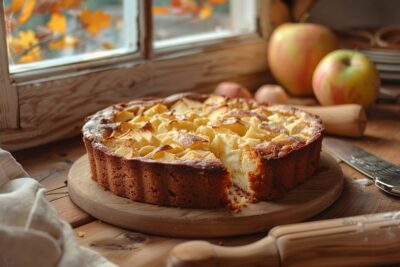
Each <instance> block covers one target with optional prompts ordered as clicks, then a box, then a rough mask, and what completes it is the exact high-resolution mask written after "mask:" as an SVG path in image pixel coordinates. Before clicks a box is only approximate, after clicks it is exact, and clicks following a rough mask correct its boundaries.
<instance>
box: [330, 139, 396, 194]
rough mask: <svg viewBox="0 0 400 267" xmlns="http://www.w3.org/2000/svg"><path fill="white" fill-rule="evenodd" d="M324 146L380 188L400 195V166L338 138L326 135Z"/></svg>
mask: <svg viewBox="0 0 400 267" xmlns="http://www.w3.org/2000/svg"><path fill="white" fill-rule="evenodd" d="M323 146H324V148H325V149H326V150H327V151H328V152H329V153H330V154H332V155H333V156H335V157H336V158H339V159H341V160H343V161H344V162H346V163H347V164H348V165H350V166H351V167H353V168H354V169H356V170H358V171H360V172H361V173H363V174H365V175H366V176H367V177H369V178H371V179H372V180H373V181H374V183H375V185H376V186H377V187H378V188H380V189H382V190H383V191H385V192H386V193H388V194H391V195H394V196H400V166H397V165H394V164H392V163H390V162H387V161H385V160H383V159H381V158H378V157H377V156H374V155H372V154H371V153H368V152H367V151H365V150H363V149H361V148H359V147H357V146H355V145H352V144H350V143H349V142H346V141H343V140H339V139H336V138H332V137H324V139H323Z"/></svg>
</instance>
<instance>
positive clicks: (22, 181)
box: [0, 149, 116, 267]
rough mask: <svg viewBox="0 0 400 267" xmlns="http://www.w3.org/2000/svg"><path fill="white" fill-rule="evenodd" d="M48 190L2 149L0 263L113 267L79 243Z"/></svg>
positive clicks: (13, 266)
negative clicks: (51, 201) (55, 208)
mask: <svg viewBox="0 0 400 267" xmlns="http://www.w3.org/2000/svg"><path fill="white" fill-rule="evenodd" d="M44 192H45V189H44V188H42V187H41V185H40V184H39V183H38V182H37V181H36V180H34V179H33V178H29V175H28V174H27V173H26V172H25V170H24V169H23V168H22V166H21V165H20V164H19V163H18V162H17V161H16V160H15V159H14V158H13V157H12V155H11V154H10V153H9V152H7V151H5V150H2V149H0V266H1V267H27V266H38V267H83V266H85V267H86V266H87V267H92V266H93V267H94V266H100V267H114V266H116V265H114V264H112V263H111V262H109V261H107V260H106V259H105V258H103V257H102V256H100V255H99V254H98V253H96V252H94V251H92V250H89V249H87V248H84V247H81V246H79V244H78V243H77V241H76V240H75V234H74V232H73V230H72V228H71V226H70V225H69V224H68V223H66V222H65V221H62V220H60V219H59V218H58V216H57V214H56V211H55V210H54V208H53V207H52V206H51V204H50V203H49V202H48V201H47V200H46V198H45V196H44Z"/></svg>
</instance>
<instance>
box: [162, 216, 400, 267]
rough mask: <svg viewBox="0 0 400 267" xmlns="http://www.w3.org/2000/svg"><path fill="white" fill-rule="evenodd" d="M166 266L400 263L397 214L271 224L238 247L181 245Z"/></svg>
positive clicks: (291, 266) (286, 266)
mask: <svg viewBox="0 0 400 267" xmlns="http://www.w3.org/2000/svg"><path fill="white" fill-rule="evenodd" d="M170 255H171V256H170V258H169V261H168V266H171V267H178V266H179V267H186V266H193V267H200V266H210V267H214V266H247V267H255V266H258V267H260V266H265V267H267V266H269V267H277V266H281V267H304V266H307V267H320V266H325V267H334V266H342V267H350V266H378V265H386V264H394V263H400V212H392V213H382V214H375V215H367V216H357V217H347V218H341V219H334V220H324V221H317V222H308V223H299V224H292V225H286V226H279V227H275V228H273V229H272V230H271V231H270V234H269V236H268V237H266V238H264V239H262V240H260V241H258V242H255V243H253V244H250V245H246V246H240V247H221V246H215V245H212V244H210V243H208V242H204V241H193V242H188V243H183V244H180V245H178V246H177V247H175V248H174V249H173V250H172V251H171V254H170Z"/></svg>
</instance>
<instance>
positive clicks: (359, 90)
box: [313, 49, 380, 108]
mask: <svg viewBox="0 0 400 267" xmlns="http://www.w3.org/2000/svg"><path fill="white" fill-rule="evenodd" d="M379 88H380V78H379V74H378V72H377V70H376V68H375V65H374V64H373V63H372V62H371V60H369V58H368V57H367V56H365V55H364V54H362V53H360V52H357V51H354V50H347V49H341V50H336V51H334V52H331V53H329V54H328V55H327V56H326V57H324V58H323V59H322V61H321V62H320V63H319V64H318V66H317V68H316V69H315V72H314V76H313V89H314V94H315V96H316V97H317V99H318V101H319V102H320V103H321V105H336V104H347V103H354V104H360V105H362V106H363V107H364V108H368V107H369V106H371V105H372V104H373V103H374V102H375V100H376V98H377V97H378V94H379Z"/></svg>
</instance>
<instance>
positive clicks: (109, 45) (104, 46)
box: [101, 41, 114, 50]
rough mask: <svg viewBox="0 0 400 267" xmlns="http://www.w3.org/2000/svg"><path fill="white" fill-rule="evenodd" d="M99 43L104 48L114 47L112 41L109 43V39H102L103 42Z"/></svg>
mask: <svg viewBox="0 0 400 267" xmlns="http://www.w3.org/2000/svg"><path fill="white" fill-rule="evenodd" d="M101 45H102V46H103V48H104V49H106V50H110V49H113V48H114V45H113V44H112V43H110V42H109V41H103V43H102V44H101Z"/></svg>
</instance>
